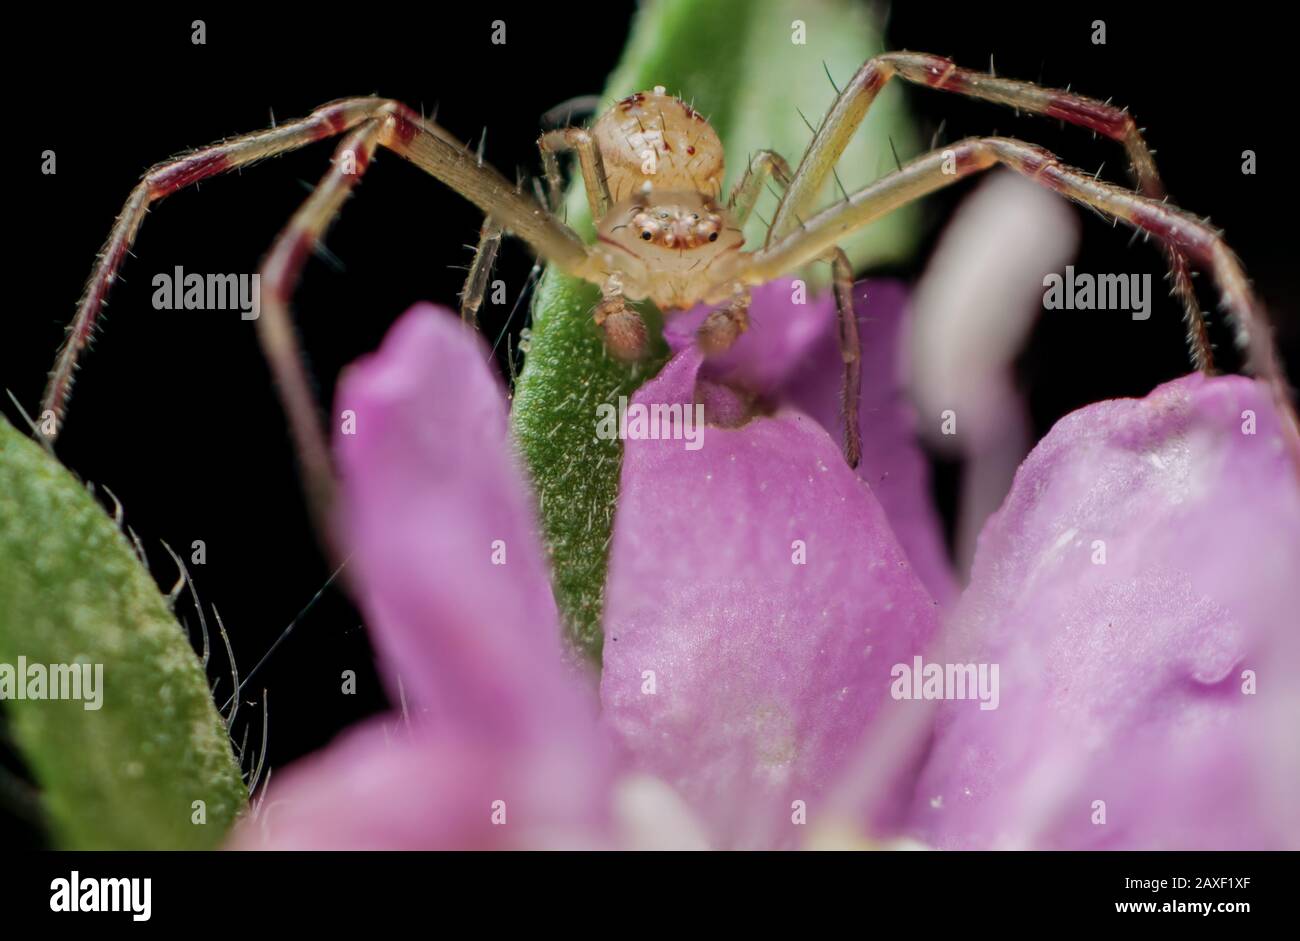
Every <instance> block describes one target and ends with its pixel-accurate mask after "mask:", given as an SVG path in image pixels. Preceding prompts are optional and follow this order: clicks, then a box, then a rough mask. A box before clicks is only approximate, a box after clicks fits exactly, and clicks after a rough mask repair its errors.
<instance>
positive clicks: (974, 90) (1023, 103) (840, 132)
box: [767, 52, 1213, 372]
mask: <svg viewBox="0 0 1300 941" xmlns="http://www.w3.org/2000/svg"><path fill="white" fill-rule="evenodd" d="M894 76H898V77H899V78H902V79H904V80H906V81H908V82H912V83H913V84H917V85H924V86H928V87H930V88H937V89H940V90H942V91H947V92H953V93H955V94H959V95H965V96H967V97H970V98H977V99H980V100H982V101H989V102H993V103H995V104H1001V105H1006V106H1008V107H1011V108H1015V109H1017V110H1019V111H1027V112H1030V113H1032V114H1040V115H1044V116H1046V117H1049V118H1058V119H1060V120H1062V121H1065V122H1066V123H1067V124H1073V125H1077V126H1079V127H1085V128H1088V129H1089V130H1091V131H1093V132H1095V133H1097V134H1101V135H1103V136H1104V137H1107V138H1110V139H1111V140H1114V141H1118V142H1119V143H1121V144H1122V145H1123V147H1124V151H1125V153H1126V154H1127V155H1128V159H1129V170H1130V172H1131V174H1132V175H1133V178H1134V179H1135V181H1136V182H1137V187H1138V191H1139V192H1141V193H1142V195H1144V196H1148V197H1151V198H1152V199H1163V198H1164V197H1165V195H1166V193H1165V188H1164V184H1163V183H1162V182H1161V180H1160V175H1159V173H1157V172H1156V164H1155V160H1154V159H1153V157H1152V153H1151V150H1150V149H1149V148H1148V147H1147V144H1146V140H1145V139H1144V138H1143V136H1142V131H1141V129H1140V128H1139V127H1138V126H1137V122H1136V121H1134V119H1133V116H1132V115H1131V114H1129V113H1128V111H1126V110H1124V109H1122V108H1116V107H1115V106H1113V105H1111V104H1108V103H1106V102H1102V101H1097V100H1096V99H1094V98H1088V97H1085V96H1083V95H1076V94H1074V93H1073V92H1069V91H1062V90H1059V89H1054V88H1044V87H1042V86H1040V85H1035V84H1033V83H1032V82H1022V81H1016V80H1015V79H1007V78H999V77H998V76H996V75H992V74H989V73H984V72H975V71H971V70H970V69H963V68H961V67H959V66H958V65H956V64H955V63H954V62H953V61H952V60H950V59H946V58H944V57H943V56H936V55H928V54H925V53H915V52H889V53H885V54H883V55H879V56H876V57H874V58H872V59H868V60H867V61H866V62H865V63H864V64H863V65H862V67H861V68H859V69H858V71H857V73H856V74H855V75H854V76H853V79H852V81H850V82H849V83H848V84H847V85H846V86H844V89H843V90H842V91H841V92H840V93H839V96H838V97H837V98H836V99H835V102H834V104H832V105H831V107H830V110H829V111H827V113H826V117H825V118H823V120H822V123H821V127H820V128H819V129H818V131H817V133H816V135H815V136H814V138H813V141H812V143H811V144H810V145H809V147H808V149H807V151H805V152H804V156H803V159H802V160H801V161H800V163H799V167H798V169H797V170H796V171H795V174H794V179H793V180H792V181H791V183H790V186H789V188H788V189H787V191H786V196H785V199H783V200H782V201H781V205H780V206H779V207H778V208H777V212H776V216H775V217H774V218H773V220H772V227H771V229H770V230H769V232H768V240H767V244H768V245H771V244H772V243H773V242H774V241H776V240H777V239H780V238H783V237H785V236H786V235H789V234H790V232H792V231H793V230H794V229H795V228H797V227H798V225H799V223H800V221H801V220H802V219H806V218H808V217H809V216H811V215H812V214H813V213H814V212H815V211H816V207H815V206H814V203H815V202H816V200H817V197H818V195H819V194H820V193H821V191H822V190H823V188H824V187H825V185H826V182H827V180H828V178H829V175H830V173H831V172H832V171H833V168H834V167H835V164H836V163H837V162H838V160H839V158H840V155H841V154H842V153H843V152H844V148H845V147H846V146H848V142H849V139H850V138H851V137H852V136H853V133H854V131H855V130H856V129H857V127H858V125H859V124H861V123H862V121H863V119H864V118H865V117H866V115H867V110H868V109H869V108H870V107H871V104H872V102H873V101H875V98H876V95H877V94H879V92H880V90H881V89H882V88H883V87H884V86H885V84H886V83H887V82H888V81H889V80H890V79H891V78H893V77H894ZM1162 250H1163V251H1164V253H1165V257H1166V261H1167V262H1168V265H1169V271H1170V278H1171V280H1172V282H1173V293H1174V294H1175V295H1176V296H1177V297H1178V299H1179V301H1180V302H1181V303H1182V305H1183V322H1184V323H1185V324H1186V327H1187V346H1188V351H1189V353H1190V355H1191V359H1192V363H1193V365H1194V366H1195V367H1196V368H1197V369H1199V370H1201V371H1203V372H1209V371H1211V370H1212V369H1213V353H1212V351H1211V347H1210V338H1209V334H1208V332H1207V331H1206V326H1205V317H1204V315H1203V314H1202V312H1201V309H1200V305H1199V304H1198V303H1197V300H1196V291H1195V289H1194V288H1193V287H1192V281H1191V276H1190V272H1189V269H1188V264H1187V257H1186V255H1185V253H1184V252H1183V251H1182V249H1181V248H1180V247H1179V246H1178V245H1176V244H1173V243H1171V242H1167V241H1166V242H1164V243H1163V244H1162Z"/></svg>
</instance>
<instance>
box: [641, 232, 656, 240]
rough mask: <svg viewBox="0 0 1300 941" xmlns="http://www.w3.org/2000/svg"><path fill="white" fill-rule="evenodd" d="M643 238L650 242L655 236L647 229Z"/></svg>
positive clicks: (642, 234) (643, 233) (642, 235)
mask: <svg viewBox="0 0 1300 941" xmlns="http://www.w3.org/2000/svg"><path fill="white" fill-rule="evenodd" d="M641 238H643V239H645V240H646V241H647V242H648V241H650V239H652V238H654V236H652V235H651V234H650V230H649V229H646V230H645V231H644V232H642V233H641Z"/></svg>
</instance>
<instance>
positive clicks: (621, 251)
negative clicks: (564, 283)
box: [597, 189, 745, 308]
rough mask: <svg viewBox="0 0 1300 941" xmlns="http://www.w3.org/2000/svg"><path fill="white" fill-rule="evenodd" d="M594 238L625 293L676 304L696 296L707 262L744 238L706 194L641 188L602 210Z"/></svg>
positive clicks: (706, 280)
mask: <svg viewBox="0 0 1300 941" xmlns="http://www.w3.org/2000/svg"><path fill="white" fill-rule="evenodd" d="M597 242H598V245H599V247H600V248H602V249H603V254H604V261H605V264H606V266H607V267H608V269H609V270H611V271H618V272H619V273H620V275H621V276H622V278H623V282H624V289H625V293H626V294H627V296H628V297H630V298H632V299H633V300H638V299H640V298H642V297H650V298H652V299H653V300H654V301H655V303H656V304H659V305H660V306H661V307H665V308H677V307H689V306H690V305H691V304H693V303H695V301H697V300H698V299H699V296H698V294H699V287H700V285H704V284H708V283H709V279H710V278H711V276H712V275H713V274H714V272H713V270H712V266H713V264H714V263H715V262H716V261H717V260H718V259H719V258H721V257H722V256H723V255H725V254H727V253H728V252H735V251H738V250H739V249H740V248H741V247H742V246H743V245H744V242H745V236H744V234H743V233H742V232H741V231H740V228H739V227H738V226H737V225H736V224H735V222H734V221H733V220H732V218H731V215H730V214H729V213H728V212H727V210H726V209H724V208H722V206H720V205H718V203H717V201H716V200H714V199H713V198H712V197H709V196H705V195H704V194H703V193H698V192H695V191H693V190H678V191H676V192H670V191H663V190H656V189H645V190H643V191H642V192H640V193H638V194H637V195H636V197H635V198H633V199H628V200H625V201H623V202H621V203H618V204H617V205H615V206H613V207H612V208H611V209H610V211H609V212H608V213H606V214H605V218H604V219H602V220H601V221H600V226H599V229H598V232H597Z"/></svg>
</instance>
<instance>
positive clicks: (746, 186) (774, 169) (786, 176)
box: [727, 150, 790, 229]
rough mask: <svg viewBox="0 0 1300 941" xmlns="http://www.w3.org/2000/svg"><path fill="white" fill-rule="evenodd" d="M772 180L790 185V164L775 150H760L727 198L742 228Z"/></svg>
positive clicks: (783, 184) (733, 214)
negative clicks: (765, 187)
mask: <svg viewBox="0 0 1300 941" xmlns="http://www.w3.org/2000/svg"><path fill="white" fill-rule="evenodd" d="M771 180H775V181H776V183H777V185H779V186H782V187H784V186H788V185H789V183H790V164H788V163H786V162H785V158H784V157H782V156H781V155H780V154H778V153H777V152H776V151H774V150H760V151H759V152H758V153H756V154H755V155H754V156H753V158H752V159H751V160H750V161H749V166H747V167H746V168H745V175H744V176H742V177H741V178H740V182H739V183H737V184H736V185H735V186H734V187H733V188H732V190H731V196H730V197H729V198H728V199H727V209H728V210H729V211H730V212H731V217H732V218H733V219H734V220H735V222H736V225H737V226H739V227H740V228H742V229H743V228H744V227H745V223H746V222H748V221H749V217H750V215H751V214H752V213H753V212H754V206H755V205H757V204H758V197H759V196H761V195H762V194H763V187H764V186H766V185H767V183H768V182H769V181H771Z"/></svg>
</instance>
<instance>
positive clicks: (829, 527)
mask: <svg viewBox="0 0 1300 941" xmlns="http://www.w3.org/2000/svg"><path fill="white" fill-rule="evenodd" d="M794 296H795V290H794V286H793V285H792V284H791V283H790V282H780V283H775V284H771V285H767V286H765V287H763V288H762V289H760V290H758V291H757V292H756V295H755V298H754V305H753V308H752V319H753V323H754V325H753V328H752V330H751V332H750V333H749V334H748V335H747V336H746V337H745V338H744V339H742V341H741V342H740V343H739V344H738V345H737V346H736V347H735V348H734V349H733V351H732V352H731V353H729V354H728V355H726V356H724V357H722V358H721V359H718V360H714V361H710V362H709V363H707V364H702V362H701V358H700V356H699V354H698V352H696V350H695V349H694V348H693V346H692V345H691V344H690V342H689V338H690V335H691V329H692V327H693V325H694V324H695V323H697V322H698V321H699V319H700V318H701V317H702V316H703V311H694V312H690V313H687V314H684V315H682V316H681V317H680V318H678V319H677V320H675V321H673V322H672V323H671V325H670V331H669V341H670V343H671V344H672V345H673V346H674V348H675V349H677V353H676V355H675V356H674V357H673V359H672V360H671V361H670V362H669V364H668V365H667V366H666V367H665V368H664V369H663V371H662V372H661V373H660V375H659V376H658V377H656V378H655V379H653V380H652V381H650V382H649V383H647V384H646V385H645V386H643V387H642V388H641V390H640V391H639V392H638V393H637V394H636V395H635V397H634V399H633V404H634V405H645V406H650V405H660V406H673V405H681V406H682V407H683V409H687V408H690V407H691V406H693V405H694V404H695V403H696V402H703V403H704V404H705V406H706V414H707V415H708V417H709V420H710V423H709V424H708V425H707V426H706V427H705V429H704V438H703V446H702V447H699V448H698V449H692V448H688V447H686V446H685V444H686V443H685V442H684V441H683V440H680V439H674V438H672V437H668V438H658V439H653V438H638V439H630V440H627V441H626V442H625V444H624V458H623V469H622V479H621V489H620V497H619V504H618V509H617V516H616V521H615V527H614V534H613V543H612V546H611V557H610V564H609V573H608V582H607V590H606V607H605V635H606V637H605V645H604V663H603V668H602V670H601V674H600V676H599V678H597V677H595V676H594V675H592V674H591V672H590V671H589V670H588V668H587V667H586V666H585V665H584V664H581V663H575V662H574V661H573V659H572V658H571V657H570V656H568V655H567V654H566V651H565V650H564V649H563V647H562V644H561V640H560V629H559V625H558V617H557V614H556V606H555V602H554V599H553V597H552V594H551V589H550V582H549V573H548V571H547V565H546V562H545V559H544V555H543V552H542V550H541V546H540V541H539V539H538V537H537V533H536V523H535V519H534V511H533V506H532V500H531V496H530V493H529V491H528V488H527V487H526V485H525V483H524V475H523V474H522V472H521V470H520V468H519V467H518V466H517V463H516V459H515V456H514V453H513V450H512V447H511V444H510V441H509V437H508V428H507V410H506V396H505V392H504V389H503V388H502V387H501V385H500V382H499V380H498V379H497V378H496V377H495V376H494V375H493V374H492V372H491V370H490V368H489V366H488V360H489V357H488V356H487V352H486V349H485V348H484V346H483V344H482V342H481V341H480V340H479V338H478V337H477V336H475V335H474V334H473V333H472V332H470V331H469V330H467V329H466V328H464V327H463V326H462V325H461V324H460V322H459V321H458V320H457V319H456V318H455V317H454V316H453V315H452V314H450V312H447V311H443V310H439V309H436V308H433V307H429V306H420V307H416V308H414V309H413V310H411V311H410V312H408V313H407V314H406V315H405V316H404V317H403V318H402V319H401V320H400V321H399V323H398V324H397V325H396V326H395V327H394V328H393V330H392V331H391V332H390V334H389V336H388V338H387V339H386V340H385V342H384V344H383V347H382V348H381V349H380V350H379V352H377V353H375V354H373V355H372V356H370V357H367V358H365V359H364V360H362V361H361V362H360V363H359V364H357V365H356V366H354V367H353V368H352V369H351V370H350V371H349V373H348V374H347V375H346V377H345V379H344V382H343V384H342V388H341V392H340V406H341V408H347V409H352V410H353V411H355V413H356V416H357V422H356V434H355V435H354V436H344V437H341V438H340V439H339V441H338V452H339V458H340V465H341V469H342V476H343V501H342V502H343V515H342V520H341V524H342V529H343V531H344V532H345V533H346V535H347V538H348V540H349V543H348V545H349V549H350V551H351V553H352V561H351V563H350V569H351V572H352V584H353V587H354V592H355V594H356V596H357V598H358V600H359V603H360V605H361V607H362V608H363V610H364V612H365V614H366V617H367V621H368V623H369V626H370V630H371V632H372V637H373V639H374V643H375V646H376V648H377V650H378V654H379V657H380V661H381V667H382V669H383V672H384V675H385V677H386V678H387V680H388V682H389V683H390V685H391V687H392V690H393V693H394V697H395V698H396V696H397V694H398V689H399V684H400V689H401V690H402V691H404V693H405V695H406V698H407V700H409V702H410V704H411V710H410V711H411V715H410V717H409V720H408V721H406V722H401V721H395V719H394V717H389V718H387V719H385V720H378V721H373V722H371V723H368V724H366V725H364V726H362V727H360V728H358V729H354V730H351V731H349V732H348V733H346V734H345V736H344V737H343V739H342V740H341V741H339V742H337V743H335V744H334V745H332V746H330V747H329V748H327V749H326V750H324V751H323V752H321V753H319V754H317V755H314V756H312V757H309V758H308V759H305V760H304V761H302V762H300V763H299V764H298V765H297V766H295V767H294V768H291V769H290V770H288V771H287V772H286V773H284V774H282V775H279V776H277V779H276V781H275V785H274V787H273V789H272V790H271V791H270V794H269V796H268V797H267V798H266V799H265V800H264V802H263V804H262V806H261V809H260V811H259V813H258V814H257V815H256V818H255V819H250V820H248V821H246V822H245V823H244V824H243V826H242V828H241V829H240V830H239V831H238V832H237V834H236V837H235V840H234V845H236V846H241V847H249V846H259V845H269V846H274V847H282V848H287V847H356V848H363V847H367V848H368V847H392V848H410V847H426V848H448V847H601V846H645V845H656V846H713V847H746V848H747V847H793V846H809V845H831V844H841V843H844V842H846V841H848V842H856V841H863V840H872V841H877V844H878V843H879V841H881V840H887V839H891V838H894V837H898V836H903V837H909V838H913V839H916V840H919V841H920V842H921V843H923V844H925V845H931V846H936V847H948V846H966V847H1004V846H1015V847H1030V846H1033V847H1101V846H1105V847H1169V846H1178V847H1236V846H1243V847H1258V846H1289V847H1292V848H1294V847H1296V846H1300V801H1298V800H1297V796H1296V794H1295V793H1294V787H1293V785H1294V782H1295V781H1296V780H1298V779H1300V775H1298V774H1297V772H1298V771H1300V748H1298V747H1297V737H1296V736H1295V735H1294V728H1295V725H1296V720H1297V718H1300V706H1298V704H1297V698H1298V697H1300V684H1298V683H1297V680H1296V678H1295V677H1296V668H1297V667H1300V656H1298V653H1300V651H1298V649H1297V648H1298V647H1300V642H1298V641H1297V638H1296V636H1295V631H1294V630H1293V629H1292V628H1289V627H1288V625H1292V624H1293V623H1294V614H1293V613H1292V612H1293V611H1294V609H1295V608H1296V604H1297V601H1300V597H1297V594H1298V592H1297V589H1296V588H1295V587H1294V585H1295V577H1294V576H1295V573H1296V572H1297V571H1300V490H1298V489H1297V485H1296V484H1297V482H1296V477H1295V470H1294V468H1293V467H1292V466H1291V464H1290V463H1289V461H1288V459H1287V456H1286V454H1285V450H1284V449H1283V447H1282V438H1281V436H1282V434H1283V433H1284V432H1283V431H1282V429H1281V428H1279V426H1278V423H1277V419H1276V416H1275V413H1274V412H1273V409H1272V407H1271V405H1270V399H1269V396H1268V395H1267V394H1266V392H1265V391H1264V390H1263V389H1262V387H1260V386H1258V385H1256V384H1255V383H1254V382H1252V381H1250V380H1247V379H1243V378H1238V377H1221V378H1216V379H1204V378H1201V377H1188V378H1185V379H1182V380H1178V381H1177V382H1174V383H1170V384H1168V385H1165V386H1162V387H1161V388H1159V389H1157V390H1156V391H1155V392H1153V393H1152V394H1151V395H1150V396H1148V397H1147V398H1145V399H1141V400H1122V401H1114V402H1105V403H1101V404H1098V405H1095V406H1091V407H1089V408H1085V409H1082V410H1080V411H1079V412H1077V413H1075V414H1073V415H1071V416H1068V417H1067V418H1066V419H1064V420H1062V421H1061V422H1060V423H1059V424H1058V425H1057V426H1056V428H1054V429H1053V430H1052V431H1051V432H1050V433H1049V434H1048V435H1047V436H1046V437H1045V438H1044V439H1043V441H1041V442H1040V443H1039V444H1038V446H1037V447H1036V448H1035V449H1034V450H1033V451H1032V452H1031V453H1030V455H1029V457H1028V458H1027V459H1026V460H1025V461H1024V463H1023V464H1022V465H1021V467H1020V470H1019V472H1018V473H1017V475H1016V477H1015V482H1014V484H1013V485H1012V487H1011V492H1010V494H1009V495H1007V497H1006V499H1005V501H1004V502H1003V503H1002V508H1001V509H1000V510H999V511H998V512H997V513H996V514H995V515H994V516H993V517H992V518H991V519H990V520H989V522H988V524H987V525H986V526H985V528H984V530H983V533H982V535H981V537H980V540H979V546H978V551H977V554H976V559H975V563H974V567H973V570H972V572H971V577H970V585H969V587H968V588H967V589H966V590H965V591H964V592H963V593H962V594H961V597H960V599H958V597H957V589H956V587H955V584H956V582H955V578H954V574H953V572H952V571H951V569H950V566H949V564H948V562H947V560H946V554H945V552H944V550H943V546H942V540H941V538H940V535H939V527H938V523H937V518H936V515H935V513H934V511H933V509H932V508H931V505H930V502H929V498H928V481H927V479H926V471H925V469H926V464H925V462H924V459H923V456H922V454H921V452H920V450H919V449H918V447H917V446H916V444H915V439H916V428H915V421H914V417H913V415H912V412H911V409H910V408H909V407H908V406H907V405H906V399H905V398H904V397H903V395H902V393H901V389H902V388H903V385H904V383H905V381H906V379H907V376H906V375H905V371H904V370H903V369H902V368H901V364H902V363H903V362H905V360H906V358H905V355H904V353H903V350H904V349H905V344H904V342H903V340H904V338H903V337H902V336H901V332H902V326H903V323H904V308H905V307H906V304H907V299H906V296H905V293H904V291H903V290H902V288H901V287H899V286H898V285H896V284H891V283H872V284H869V285H867V286H866V287H865V288H864V289H860V290H859V292H858V305H859V306H858V309H859V312H860V315H861V318H862V322H863V331H862V334H863V353H864V392H863V406H862V416H861V417H862V422H861V424H862V434H863V442H864V455H863V460H862V462H861V465H860V467H859V469H858V470H857V471H856V472H855V471H853V470H850V469H849V468H848V467H847V466H846V464H845V463H844V461H843V459H842V457H841V454H840V447H839V416H838V408H837V401H838V383H839V368H840V366H839V353H838V350H837V347H836V342H835V339H834V320H833V318H834V313H833V308H832V304H831V302H830V300H829V298H822V299H817V298H812V299H809V302H808V303H806V304H801V303H796V302H793V298H794ZM991 362H1000V360H999V359H998V357H997V356H994V357H991ZM991 368H992V367H991ZM682 414H685V412H684V411H683V413H682ZM592 421H593V428H594V427H595V424H596V416H592ZM918 658H919V660H920V661H924V662H929V663H932V664H934V663H937V664H940V666H941V667H942V665H944V664H956V665H958V666H961V665H965V664H970V665H972V668H974V667H977V666H981V665H982V666H984V667H985V668H989V667H996V674H995V676H996V681H997V683H998V685H997V688H996V690H995V691H994V692H995V694H996V695H995V696H994V697H993V698H992V699H990V698H988V697H985V698H982V699H979V700H976V699H975V698H972V697H970V696H967V697H965V698H962V699H947V700H945V701H942V702H940V701H938V700H930V699H926V698H925V697H924V696H921V698H899V697H898V695H897V677H898V675H899V669H900V666H902V667H907V668H909V669H910V668H911V667H912V666H913V664H915V663H917V662H918ZM987 675H990V674H989V672H988V670H987V669H986V676H987ZM891 693H892V694H894V695H891ZM991 704H995V705H996V708H988V706H990V705H991ZM981 707H983V708H981Z"/></svg>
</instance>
